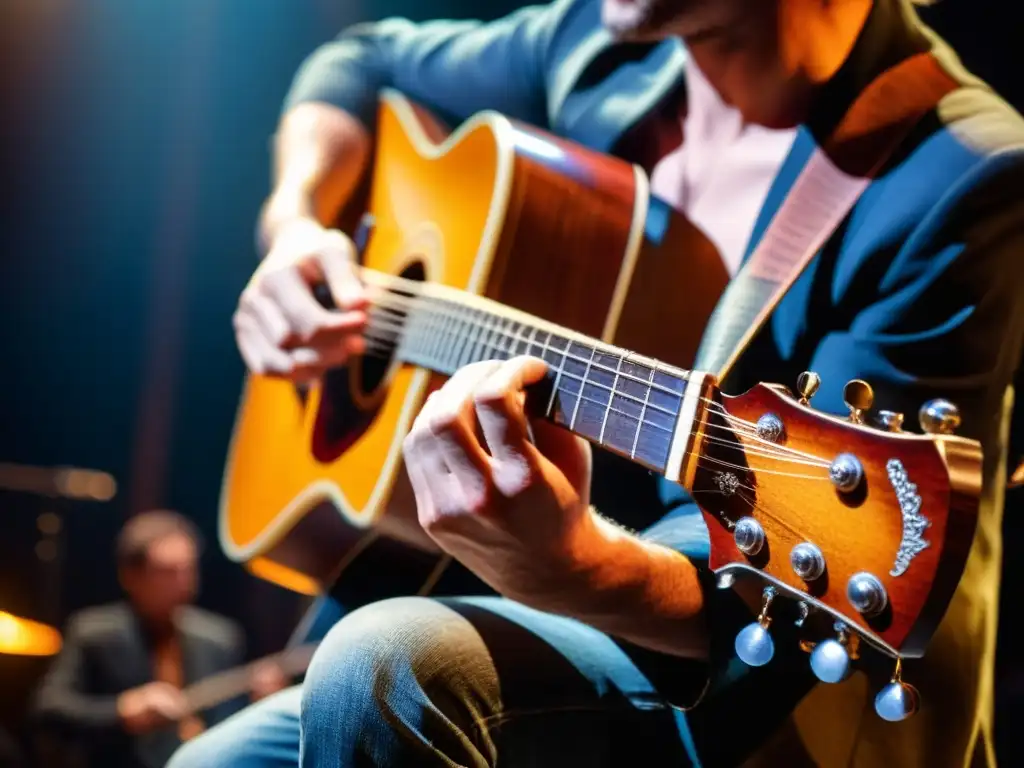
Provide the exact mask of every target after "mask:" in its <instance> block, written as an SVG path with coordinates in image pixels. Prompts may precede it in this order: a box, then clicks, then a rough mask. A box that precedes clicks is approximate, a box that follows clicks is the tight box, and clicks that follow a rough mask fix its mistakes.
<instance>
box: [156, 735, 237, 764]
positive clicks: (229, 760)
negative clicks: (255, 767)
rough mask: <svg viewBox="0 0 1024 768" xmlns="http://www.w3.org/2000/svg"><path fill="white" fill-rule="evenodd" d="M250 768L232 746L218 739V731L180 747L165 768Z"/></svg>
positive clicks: (198, 737)
mask: <svg viewBox="0 0 1024 768" xmlns="http://www.w3.org/2000/svg"><path fill="white" fill-rule="evenodd" d="M199 766H202V768H249V766H248V765H246V764H244V763H243V760H242V758H241V756H240V755H238V751H237V750H235V749H232V744H224V743H222V742H221V741H220V740H218V739H217V738H216V731H208V732H206V733H203V734H200V735H199V736H196V737H195V738H194V739H192V740H191V741H188V742H186V743H184V744H182V745H181V746H180V747H178V749H177V750H175V752H174V754H173V755H172V756H171V759H170V762H168V763H167V765H165V766H164V768H198V767H199Z"/></svg>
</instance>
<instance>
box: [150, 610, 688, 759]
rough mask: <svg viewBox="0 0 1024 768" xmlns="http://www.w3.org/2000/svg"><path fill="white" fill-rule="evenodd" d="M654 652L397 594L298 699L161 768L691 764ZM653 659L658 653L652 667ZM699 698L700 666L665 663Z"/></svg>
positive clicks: (325, 647)
mask: <svg viewBox="0 0 1024 768" xmlns="http://www.w3.org/2000/svg"><path fill="white" fill-rule="evenodd" d="M654 656H656V655H654V654H647V653H646V652H643V651H640V650H639V649H635V648H631V647H627V646H625V645H623V644H620V643H617V642H616V641H613V640H612V639H610V638H609V637H607V636H606V635H604V634H602V633H600V632H598V631H597V630H595V629H592V628H590V627H588V626H585V625H583V624H580V623H578V622H576V621H572V620H570V619H565V618H561V617H557V616H552V615H549V614H545V613H540V612H538V611H535V610H532V609H530V608H526V607H524V606H522V605H519V604H517V603H514V602H511V601H509V600H504V599H502V598H495V597H481V598H452V599H427V598H399V599H394V600H387V601H383V602H380V603H376V604H374V605H371V606H368V607H365V608H361V609H359V610H357V611H355V612H353V613H351V614H349V615H348V616H346V617H345V618H344V619H343V620H342V621H340V622H339V623H338V624H337V625H336V626H335V627H334V628H333V629H332V630H331V632H330V633H329V634H328V635H327V638H326V639H325V640H324V642H323V644H322V645H321V647H320V649H319V650H318V651H317V654H316V656H315V658H314V660H313V663H312V665H311V666H310V669H309V672H308V674H307V676H306V682H305V684H304V685H303V687H302V688H301V689H299V688H292V689H289V690H287V691H284V692H282V693H280V694H277V695H276V696H272V697H270V698H268V699H266V700H264V701H262V702H260V703H258V704H256V705H254V706H252V707H250V708H248V709H247V710H245V711H244V712H241V713H239V714H238V715H236V716H235V717H233V718H231V719H229V720H227V721H225V722H224V723H222V724H221V725H219V726H217V727H215V728H213V729H211V730H210V731H209V732H207V733H205V734H203V735H202V736H200V737H199V738H197V739H195V740H194V741H192V742H190V743H189V744H187V745H185V746H184V747H183V748H182V749H181V750H179V751H178V753H177V754H176V755H175V757H174V759H173V760H172V762H171V763H170V765H169V766H168V768H270V767H271V766H273V767H274V768H277V767H278V766H282V767H283V766H290V767H291V768H294V766H296V765H300V766H302V767H303V768H307V767H308V768H312V767H313V766H318V767H325V766H413V765H415V766H432V765H437V766H442V765H443V766H451V765H464V766H491V765H494V764H495V763H497V762H499V761H500V762H501V764H503V765H513V766H516V765H531V766H545V765H552V766H555V765H558V766H562V765H569V764H571V765H577V764H578V765H587V766H591V767H594V766H617V765H623V766H629V765H638V764H643V765H652V766H653V765H671V766H686V765H692V764H695V763H694V761H693V760H692V754H693V744H692V743H691V739H690V732H689V730H688V727H687V722H686V719H685V716H684V714H683V713H682V712H681V711H679V710H677V709H674V708H673V707H672V706H670V705H669V704H668V702H667V701H666V700H665V698H664V697H663V696H662V694H661V693H659V691H658V690H656V689H655V684H654V683H653V682H652V679H651V677H650V676H649V675H648V672H647V667H648V666H649V664H648V662H650V661H651V659H652V658H654ZM661 658H662V659H664V657H661ZM671 666H672V667H673V668H675V669H676V670H682V674H681V675H676V679H675V680H674V681H673V682H672V685H677V686H681V688H687V687H690V686H691V685H692V688H693V691H695V692H698V693H699V689H700V686H701V681H702V680H703V672H704V669H703V667H704V665H703V664H698V663H695V662H692V663H691V662H685V661H681V660H678V659H674V660H671Z"/></svg>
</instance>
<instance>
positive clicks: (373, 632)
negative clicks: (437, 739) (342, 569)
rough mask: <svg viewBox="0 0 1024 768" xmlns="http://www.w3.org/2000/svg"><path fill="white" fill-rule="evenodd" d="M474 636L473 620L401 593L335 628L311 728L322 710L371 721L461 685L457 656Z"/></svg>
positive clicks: (311, 687) (313, 695)
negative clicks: (455, 667)
mask: <svg viewBox="0 0 1024 768" xmlns="http://www.w3.org/2000/svg"><path fill="white" fill-rule="evenodd" d="M473 638H475V633H473V632H472V627H470V625H469V624H468V622H466V621H465V620H464V619H462V617H461V616H459V615H458V614H457V613H455V612H454V611H452V610H451V609H450V608H447V607H445V606H444V605H442V604H440V603H437V602H435V601H433V600H430V599H427V598H417V597H409V598H395V599H392V600H384V601H381V602H379V603H374V604H373V605H369V606H366V607H364V608H360V609H359V610H357V611H353V612H352V613H350V614H349V615H348V616H346V617H345V618H344V619H342V620H341V621H340V622H338V623H337V624H336V625H335V626H334V627H333V628H332V629H331V631H330V632H329V633H328V634H327V637H326V638H324V641H323V643H321V645H320V647H319V648H318V649H317V652H316V655H315V656H314V658H313V661H312V663H311V664H310V667H309V670H308V672H307V674H306V682H305V685H304V689H303V696H302V721H303V724H304V726H305V727H309V726H310V725H312V721H314V720H316V719H318V714H317V713H320V712H323V713H324V714H325V715H326V716H328V717H332V716H333V717H337V716H338V715H339V714H341V713H344V714H343V715H342V716H343V717H344V718H345V719H346V720H347V721H348V722H350V723H351V722H356V721H361V722H364V723H365V722H368V721H369V720H375V719H376V716H377V715H378V714H379V713H381V711H382V710H385V709H387V710H395V709H400V708H401V705H402V703H403V702H404V703H411V702H414V701H418V700H422V699H423V698H425V697H432V696H433V694H434V693H436V692H438V691H439V690H440V689H442V688H445V689H450V688H451V687H452V686H453V685H457V682H456V680H455V678H453V676H452V674H451V670H452V669H453V665H452V663H451V662H452V660H453V657H455V656H458V655H460V653H464V652H466V651H467V650H468V648H469V645H468V643H472V642H473ZM328 713H331V714H328Z"/></svg>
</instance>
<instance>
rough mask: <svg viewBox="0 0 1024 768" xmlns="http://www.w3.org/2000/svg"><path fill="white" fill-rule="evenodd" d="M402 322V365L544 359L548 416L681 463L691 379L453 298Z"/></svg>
mask: <svg viewBox="0 0 1024 768" xmlns="http://www.w3.org/2000/svg"><path fill="white" fill-rule="evenodd" d="M403 314H404V323H403V328H402V331H401V333H400V335H399V337H398V347H397V355H398V357H399V359H401V360H402V361H404V362H408V363H411V364H413V365H418V366H421V367H423V368H427V369H430V370H432V371H436V372H438V373H444V374H452V373H454V372H455V371H456V370H458V369H459V368H461V367H463V366H465V365H468V364H470V363H475V362H479V361H482V360H496V359H497V360H504V359H508V358H511V357H515V356H517V355H531V356H533V357H538V358H540V359H542V360H544V361H545V362H546V363H548V366H549V374H548V378H549V381H548V382H547V384H548V386H547V387H546V388H545V389H546V393H545V395H544V397H546V402H545V403H542V404H541V408H540V409H539V410H541V411H542V415H543V416H545V417H547V418H549V419H551V420H552V421H554V422H555V423H556V424H559V425H561V426H564V427H565V428H567V429H569V430H571V431H572V432H575V433H576V434H578V435H580V436H582V437H585V438H587V439H588V440H591V441H593V442H594V443H596V444H598V445H601V446H603V447H605V448H607V449H609V450H611V451H614V452H616V453H618V454H621V455H623V456H626V457H628V458H630V459H632V460H634V461H636V462H637V463H640V464H643V465H645V466H647V467H649V468H650V469H653V470H655V471H657V472H660V473H663V474H665V473H666V470H667V469H670V468H671V460H672V459H675V464H676V466H675V469H676V470H677V471H678V469H679V467H678V464H679V460H680V459H681V456H676V455H675V454H674V453H673V448H674V447H677V443H676V441H678V439H679V438H678V436H677V433H679V432H680V431H681V430H680V427H682V431H684V432H685V433H686V434H688V433H689V428H690V422H692V420H693V416H694V414H693V412H692V411H693V409H694V406H693V405H692V404H691V405H690V408H689V409H687V408H686V403H687V400H688V399H687V398H686V393H687V386H688V384H689V383H690V373H689V372H687V371H682V370H679V369H676V368H672V367H670V366H666V365H663V364H660V363H658V362H657V361H654V360H650V359H648V358H645V357H642V356H639V355H634V354H631V353H629V352H627V351H625V350H622V349H618V348H616V347H613V346H611V345H608V344H604V343H602V342H599V341H596V340H594V339H589V338H586V337H583V336H580V335H579V334H576V333H574V332H572V331H569V330H567V329H564V328H560V327H557V326H554V325H551V324H548V323H545V322H544V321H541V320H538V319H537V318H533V317H530V316H528V315H525V314H522V313H518V312H516V311H514V310H509V309H507V308H505V307H503V306H502V305H500V304H497V303H495V302H491V301H489V300H487V299H482V298H480V297H478V296H470V295H468V294H460V293H458V292H454V291H453V292H451V293H442V295H425V294H420V295H418V296H416V297H415V298H414V299H413V301H412V302H411V303H410V304H409V305H408V310H407V311H406V312H404V313H403ZM693 394H694V395H695V394H697V393H693ZM691 399H692V398H691ZM534 405H535V406H536V404H534ZM533 410H534V411H536V410H538V409H537V408H536V407H534V409H533ZM688 411H689V413H688ZM681 415H683V416H684V417H686V418H685V419H684V421H686V422H687V423H685V424H681V423H680V416H681ZM684 437H685V435H684ZM676 452H677V453H678V447H677V451H676ZM673 479H676V478H673Z"/></svg>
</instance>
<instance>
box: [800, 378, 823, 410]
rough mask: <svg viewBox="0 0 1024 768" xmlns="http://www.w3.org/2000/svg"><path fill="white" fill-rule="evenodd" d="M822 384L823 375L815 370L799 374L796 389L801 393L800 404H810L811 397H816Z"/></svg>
mask: <svg viewBox="0 0 1024 768" xmlns="http://www.w3.org/2000/svg"><path fill="white" fill-rule="evenodd" d="M820 386H821V376H819V375H818V374H816V373H815V372H814V371H804V372H803V373H801V374H800V375H799V376H797V377H796V391H797V392H799V393H800V404H801V405H810V402H811V398H812V397H814V395H815V393H816V392H817V391H818V387H820Z"/></svg>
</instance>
